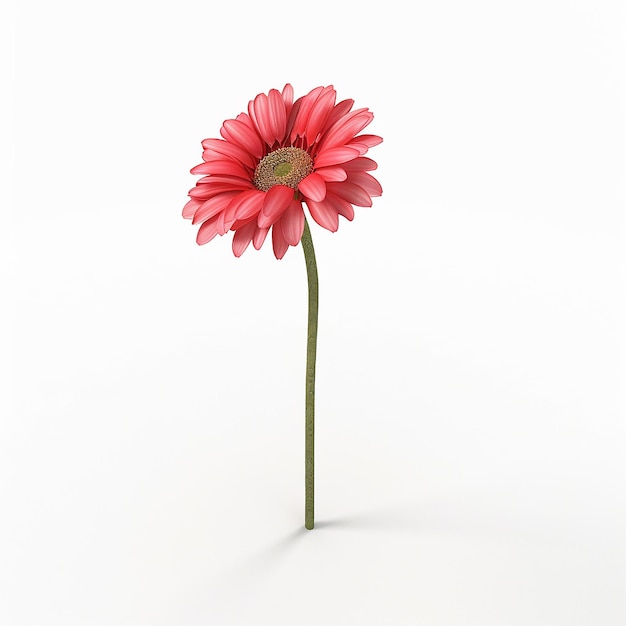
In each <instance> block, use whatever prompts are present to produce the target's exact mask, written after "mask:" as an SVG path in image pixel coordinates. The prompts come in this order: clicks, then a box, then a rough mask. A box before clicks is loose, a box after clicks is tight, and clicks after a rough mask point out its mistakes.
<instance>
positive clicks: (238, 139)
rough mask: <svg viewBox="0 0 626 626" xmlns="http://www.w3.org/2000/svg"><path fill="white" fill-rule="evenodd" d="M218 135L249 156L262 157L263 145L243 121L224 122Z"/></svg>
mask: <svg viewBox="0 0 626 626" xmlns="http://www.w3.org/2000/svg"><path fill="white" fill-rule="evenodd" d="M220 134H221V135H222V137H224V139H226V140H227V141H232V142H233V143H235V144H237V145H238V146H240V147H241V148H243V149H244V150H247V151H248V152H249V153H250V154H252V155H253V156H255V157H256V158H257V159H260V158H261V157H262V156H263V144H262V143H261V140H260V139H259V136H258V135H257V134H256V133H255V132H254V131H253V130H252V129H251V128H250V127H249V126H248V125H247V124H246V123H244V122H243V121H241V120H240V119H237V120H226V121H225V122H224V124H223V125H222V128H221V130H220Z"/></svg>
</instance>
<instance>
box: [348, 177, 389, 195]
mask: <svg viewBox="0 0 626 626" xmlns="http://www.w3.org/2000/svg"><path fill="white" fill-rule="evenodd" d="M348 181H349V182H351V183H354V184H355V185H358V186H359V187H362V188H363V189H365V191H367V193H368V194H369V195H370V196H380V195H382V193H383V188H382V187H381V186H380V183H379V182H378V181H377V180H376V179H375V178H374V177H373V176H372V175H371V174H368V173H367V172H350V176H349V177H348Z"/></svg>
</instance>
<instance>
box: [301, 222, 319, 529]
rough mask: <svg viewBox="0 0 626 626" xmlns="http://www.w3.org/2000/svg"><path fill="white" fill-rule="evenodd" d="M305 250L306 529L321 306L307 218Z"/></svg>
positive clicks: (311, 508) (309, 517) (310, 522)
mask: <svg viewBox="0 0 626 626" xmlns="http://www.w3.org/2000/svg"><path fill="white" fill-rule="evenodd" d="M302 249H303V250H304V261H305V263H306V275H307V279H308V283H309V327H308V335H307V344H306V403H305V412H304V419H305V436H304V527H305V528H306V529H308V530H311V529H312V528H313V518H314V514H313V512H314V493H315V489H314V468H315V355H316V352H317V309H318V303H319V296H318V282H317V264H316V263H315V250H314V249H313V240H312V239H311V231H310V229H309V224H308V223H307V221H306V219H305V220H304V232H303V233H302Z"/></svg>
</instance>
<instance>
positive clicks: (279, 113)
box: [269, 89, 287, 141]
mask: <svg viewBox="0 0 626 626" xmlns="http://www.w3.org/2000/svg"><path fill="white" fill-rule="evenodd" d="M269 116H270V124H271V126H272V134H273V136H274V139H276V141H282V140H283V139H284V138H285V132H286V129H287V113H286V111H285V103H284V101H283V98H282V96H281V95H280V92H279V91H277V90H276V89H271V90H270V94H269Z"/></svg>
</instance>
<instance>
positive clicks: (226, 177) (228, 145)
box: [183, 84, 382, 259]
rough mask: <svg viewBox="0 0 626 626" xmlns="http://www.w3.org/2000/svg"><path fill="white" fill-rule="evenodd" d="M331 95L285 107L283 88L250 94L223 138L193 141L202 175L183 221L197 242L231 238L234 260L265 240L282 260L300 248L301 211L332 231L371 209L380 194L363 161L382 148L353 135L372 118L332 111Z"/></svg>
mask: <svg viewBox="0 0 626 626" xmlns="http://www.w3.org/2000/svg"><path fill="white" fill-rule="evenodd" d="M336 97H337V93H336V91H335V90H334V89H333V87H332V86H329V87H317V88H315V89H313V90H312V91H311V92H309V93H308V94H307V95H306V96H303V97H301V98H298V99H297V100H296V101H295V102H294V100H293V88H292V87H291V85H289V84H287V85H285V87H284V89H283V90H282V92H279V91H278V90H276V89H272V90H270V92H269V94H263V93H262V94H259V95H258V96H257V97H256V98H255V99H254V100H252V101H250V102H249V104H248V113H240V114H239V115H238V116H237V117H236V118H235V119H230V120H226V121H225V122H224V123H223V125H222V128H221V130H220V134H221V136H222V139H205V140H204V141H203V142H202V147H203V149H204V151H203V153H202V158H203V163H201V164H200V165H197V166H196V167H194V168H193V169H192V170H191V173H192V174H202V175H203V178H201V179H200V180H199V181H198V182H197V184H196V186H195V187H194V188H193V189H191V190H190V191H189V196H190V198H191V199H190V200H189V202H187V204H186V205H185V207H184V209H183V217H185V218H187V219H191V220H192V222H193V223H194V224H200V229H199V230H198V236H197V242H198V243H199V244H204V243H207V242H209V241H211V239H213V238H214V237H216V236H217V235H224V234H226V233H227V232H228V231H229V230H232V231H234V233H235V234H234V237H233V252H234V253H235V256H241V255H242V254H243V252H244V251H245V250H246V248H247V247H248V246H249V245H250V242H252V245H253V246H254V247H255V248H256V249H257V250H258V249H259V248H260V247H261V246H262V245H263V242H264V241H265V238H266V237H267V234H268V232H269V231H270V229H271V231H272V245H273V249H274V255H275V256H276V258H277V259H281V258H282V257H283V256H284V255H285V252H287V250H288V248H289V246H296V245H298V243H299V242H300V239H301V237H302V232H303V229H304V208H303V203H304V204H306V206H307V208H308V211H309V213H310V214H311V217H312V218H313V219H314V220H315V221H316V222H317V223H318V224H319V225H320V226H322V227H324V228H326V229H328V230H330V231H332V232H335V231H336V230H337V229H338V227H339V216H340V215H341V216H343V217H345V218H346V219H347V220H352V219H353V218H354V208H353V205H355V206H372V197H374V196H380V195H381V193H382V188H381V186H380V184H379V183H378V181H377V180H376V179H375V178H374V177H373V176H372V175H371V174H369V173H368V172H369V171H371V170H375V169H376V167H377V165H376V163H375V162H374V161H372V160H371V159H369V158H367V157H366V156H365V154H366V152H367V151H368V149H369V148H371V147H372V146H375V145H377V144H379V143H380V142H381V141H382V139H381V138H380V137H378V136H376V135H367V134H361V135H360V134H359V133H360V132H361V131H362V130H363V129H364V128H365V127H366V126H367V125H368V124H369V123H370V122H371V121H372V119H373V118H374V115H373V114H372V113H371V112H370V111H369V110H368V109H356V110H354V111H353V110H352V105H353V104H354V101H353V100H343V101H341V102H339V103H337V102H336Z"/></svg>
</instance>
